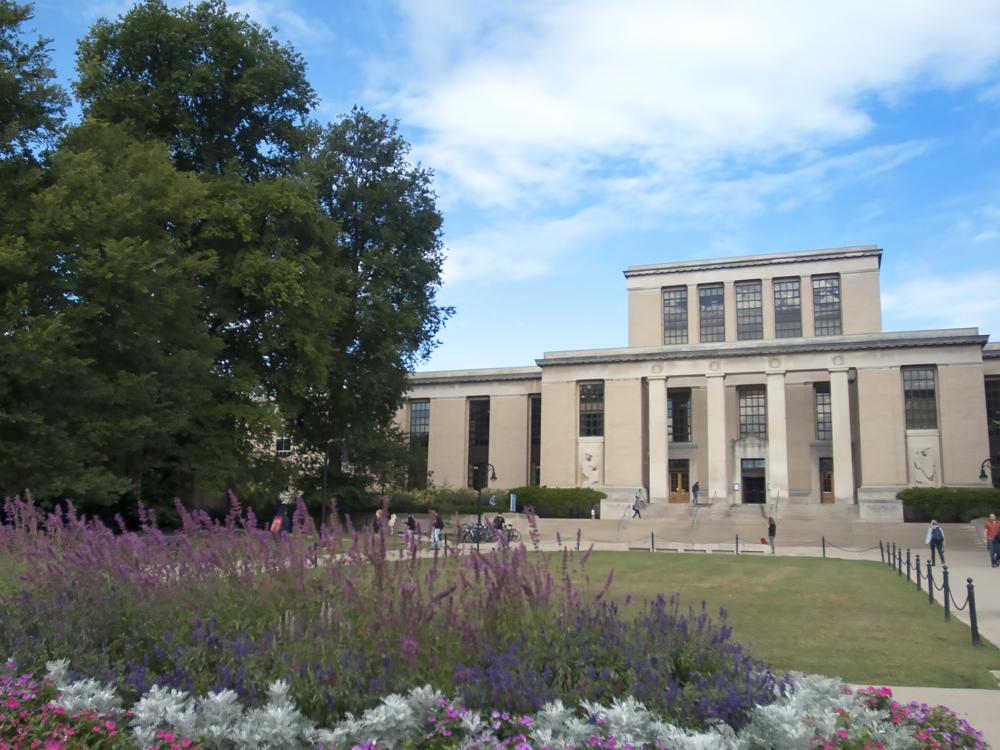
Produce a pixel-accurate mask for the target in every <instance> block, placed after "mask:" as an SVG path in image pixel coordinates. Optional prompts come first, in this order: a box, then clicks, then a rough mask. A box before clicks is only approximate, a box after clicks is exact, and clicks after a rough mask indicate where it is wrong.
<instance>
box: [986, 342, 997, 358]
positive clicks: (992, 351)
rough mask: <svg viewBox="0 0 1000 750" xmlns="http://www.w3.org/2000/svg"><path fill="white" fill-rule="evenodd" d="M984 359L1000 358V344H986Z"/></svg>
mask: <svg viewBox="0 0 1000 750" xmlns="http://www.w3.org/2000/svg"><path fill="white" fill-rule="evenodd" d="M983 359H1000V344H987V345H986V346H984V347H983Z"/></svg>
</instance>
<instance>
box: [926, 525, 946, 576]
mask: <svg viewBox="0 0 1000 750" xmlns="http://www.w3.org/2000/svg"><path fill="white" fill-rule="evenodd" d="M924 543H925V544H928V545H930V548H931V565H935V564H936V561H935V556H940V558H941V564H942V565H944V531H942V530H941V527H940V526H938V522H937V521H931V525H930V526H928V527H927V538H926V539H924Z"/></svg>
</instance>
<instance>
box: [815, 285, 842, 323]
mask: <svg viewBox="0 0 1000 750" xmlns="http://www.w3.org/2000/svg"><path fill="white" fill-rule="evenodd" d="M812 282H813V319H814V320H815V321H816V335H817V336H839V335H840V333H841V327H840V277H839V276H816V277H814V278H813V280H812Z"/></svg>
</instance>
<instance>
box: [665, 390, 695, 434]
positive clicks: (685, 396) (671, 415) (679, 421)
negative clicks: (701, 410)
mask: <svg viewBox="0 0 1000 750" xmlns="http://www.w3.org/2000/svg"><path fill="white" fill-rule="evenodd" d="M667 440H668V441H669V442H671V443H690V442H691V391H690V390H688V389H686V388H680V389H677V390H669V391H667Z"/></svg>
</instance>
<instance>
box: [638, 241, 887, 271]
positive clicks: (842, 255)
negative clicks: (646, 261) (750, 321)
mask: <svg viewBox="0 0 1000 750" xmlns="http://www.w3.org/2000/svg"><path fill="white" fill-rule="evenodd" d="M868 257H874V258H877V259H878V261H879V264H881V262H882V248H880V247H878V246H877V245H858V246H856V247H832V248H825V249H822V250H799V251H795V252H790V253H771V254H768V255H744V256H740V257H735V258H712V259H709V260H696V261H678V262H676V263H654V264H650V265H644V266H629V267H628V268H627V269H625V271H624V272H623V273H624V274H625V278H627V279H631V278H635V277H638V276H660V275H663V274H671V273H687V272H690V271H719V270H724V269H728V268H754V267H757V266H775V265H782V264H788V263H808V262H810V261H824V260H843V259H849V258H868Z"/></svg>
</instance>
